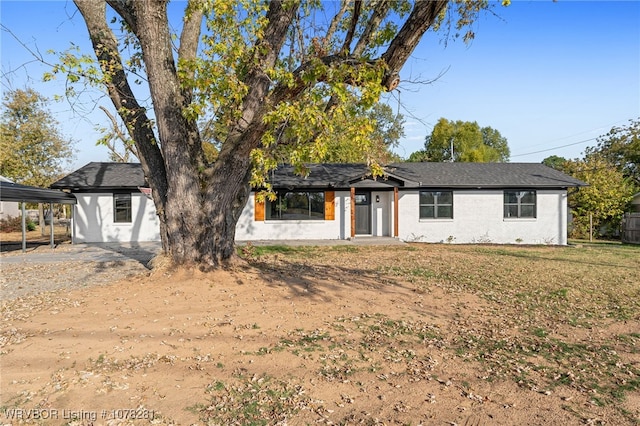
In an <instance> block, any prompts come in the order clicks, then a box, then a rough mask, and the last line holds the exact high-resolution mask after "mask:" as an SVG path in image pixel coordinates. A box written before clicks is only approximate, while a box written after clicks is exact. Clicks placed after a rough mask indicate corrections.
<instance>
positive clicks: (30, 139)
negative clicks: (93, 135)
mask: <svg viewBox="0 0 640 426" xmlns="http://www.w3.org/2000/svg"><path fill="white" fill-rule="evenodd" d="M0 126H1V127H0V129H1V130H0V132H1V133H0V175H2V176H5V177H7V178H9V179H11V180H13V181H15V182H17V183H22V184H25V185H33V186H39V187H48V186H49V185H50V184H51V183H52V182H53V181H54V180H55V179H57V178H59V177H60V175H61V174H62V172H63V170H64V166H65V164H66V163H67V162H68V161H69V160H71V158H72V157H73V150H72V146H73V142H72V141H71V140H70V139H68V138H66V137H64V136H63V135H62V134H61V133H60V130H59V127H60V126H59V124H58V122H57V121H56V120H55V119H54V118H53V115H52V114H51V112H50V111H49V109H48V101H47V99H46V98H44V97H43V96H42V95H40V94H39V93H37V92H36V91H35V90H33V89H30V88H27V89H17V90H13V91H9V92H7V93H5V95H4V98H3V102H2V119H1V122H0Z"/></svg>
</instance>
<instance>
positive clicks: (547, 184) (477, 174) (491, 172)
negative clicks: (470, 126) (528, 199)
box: [387, 163, 586, 188]
mask: <svg viewBox="0 0 640 426" xmlns="http://www.w3.org/2000/svg"><path fill="white" fill-rule="evenodd" d="M387 169H388V170H389V171H390V172H392V173H395V174H397V175H399V176H404V177H405V178H407V179H410V180H412V181H413V183H417V186H419V187H432V188H439V187H446V188H567V187H574V186H586V183H584V182H582V181H580V180H578V179H574V178H572V177H571V176H569V175H566V174H564V173H562V172H560V171H558V170H555V169H552V168H551V167H547V166H545V165H544V164H540V163H397V164H392V165H390V166H388V167H387Z"/></svg>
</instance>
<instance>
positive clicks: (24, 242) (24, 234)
mask: <svg viewBox="0 0 640 426" xmlns="http://www.w3.org/2000/svg"><path fill="white" fill-rule="evenodd" d="M21 204H22V252H23V253H24V252H26V251H27V209H26V207H25V202H24V201H22V203H21Z"/></svg>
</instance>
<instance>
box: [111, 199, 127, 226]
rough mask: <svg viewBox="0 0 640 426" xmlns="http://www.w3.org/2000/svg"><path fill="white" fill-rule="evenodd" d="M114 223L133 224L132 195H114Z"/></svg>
mask: <svg viewBox="0 0 640 426" xmlns="http://www.w3.org/2000/svg"><path fill="white" fill-rule="evenodd" d="M113 222H114V223H131V193H126V194H113Z"/></svg>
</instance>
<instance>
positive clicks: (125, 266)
mask: <svg viewBox="0 0 640 426" xmlns="http://www.w3.org/2000/svg"><path fill="white" fill-rule="evenodd" d="M159 252H160V243H138V244H135V245H126V244H111V243H105V244H74V245H71V244H63V245H59V246H58V247H56V248H55V249H51V248H49V247H48V246H41V247H38V248H37V249H35V250H31V251H27V252H26V253H22V252H21V251H15V252H5V253H2V254H1V255H0V298H1V299H2V300H10V299H16V298H20V297H25V296H30V295H33V294H38V293H42V292H48V291H55V290H72V289H78V288H84V287H89V286H93V285H103V284H108V283H110V282H114V281H117V280H120V279H123V278H126V277H128V276H130V275H134V274H140V273H144V272H146V271H148V269H147V266H146V265H147V264H148V262H149V261H150V260H151V259H152V258H153V256H155V255H156V254H157V253H159Z"/></svg>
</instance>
